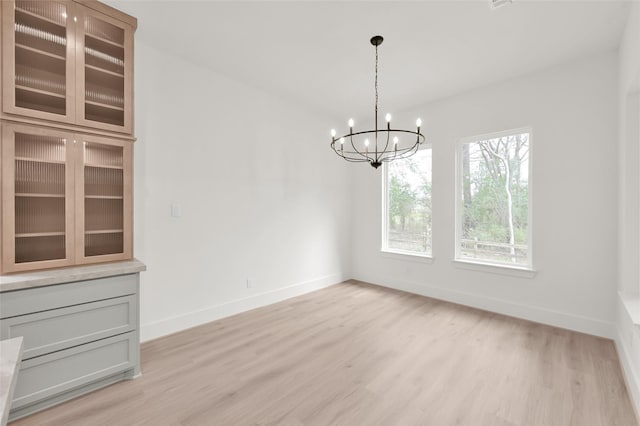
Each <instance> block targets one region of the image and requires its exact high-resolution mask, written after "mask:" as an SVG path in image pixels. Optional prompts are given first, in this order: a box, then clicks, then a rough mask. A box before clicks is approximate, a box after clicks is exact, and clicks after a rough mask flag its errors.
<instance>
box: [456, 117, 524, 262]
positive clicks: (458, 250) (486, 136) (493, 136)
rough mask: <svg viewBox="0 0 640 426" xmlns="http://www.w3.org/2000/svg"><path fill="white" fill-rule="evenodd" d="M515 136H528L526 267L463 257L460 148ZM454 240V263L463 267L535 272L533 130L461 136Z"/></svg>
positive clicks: (459, 141)
mask: <svg viewBox="0 0 640 426" xmlns="http://www.w3.org/2000/svg"><path fill="white" fill-rule="evenodd" d="M518 133H528V134H529V159H528V167H527V174H528V177H527V263H526V264H525V265H514V264H509V263H502V262H497V261H491V260H483V259H472V258H467V257H462V255H461V247H462V244H461V240H462V212H463V210H462V208H463V205H462V204H463V201H462V196H463V194H462V146H463V145H464V144H466V143H470V142H478V141H484V140H488V139H496V138H500V137H504V136H511V135H515V134H518ZM454 216H455V241H454V253H453V262H454V264H458V265H461V266H462V267H464V265H465V264H468V265H473V266H476V265H477V266H478V267H479V268H481V269H482V268H484V269H487V270H491V271H494V272H495V271H499V270H500V269H504V270H518V271H530V272H535V269H534V263H533V247H534V244H533V127H532V126H524V127H518V128H515V129H509V130H503V131H499V132H491V133H484V134H479V135H475V136H467V137H463V138H461V139H460V140H458V142H457V143H456V151H455V210H454Z"/></svg>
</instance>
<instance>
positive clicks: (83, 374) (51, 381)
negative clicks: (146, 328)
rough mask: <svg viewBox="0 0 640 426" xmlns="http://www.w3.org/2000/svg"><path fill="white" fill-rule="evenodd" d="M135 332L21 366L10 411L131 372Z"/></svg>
mask: <svg viewBox="0 0 640 426" xmlns="http://www.w3.org/2000/svg"><path fill="white" fill-rule="evenodd" d="M136 348H137V341H136V334H135V333H134V332H130V333H126V334H121V335H119V336H114V337H109V338H107V339H103V340H99V341H97V342H92V343H87V344H85V345H81V346H76V347H74V348H71V349H67V350H64V351H59V352H55V353H52V354H49V355H44V356H41V357H37V358H32V359H29V360H26V361H23V362H22V365H21V368H20V372H19V373H18V383H17V384H16V389H15V392H14V397H13V398H14V399H13V402H12V404H11V408H12V409H15V408H19V407H23V406H25V405H28V404H31V403H34V402H38V401H40V400H43V399H45V398H48V397H51V396H55V395H57V394H59V393H62V392H65V391H68V390H71V389H73V388H76V387H79V386H82V385H86V384H88V383H91V382H93V381H95V380H99V379H102V378H105V377H108V376H111V375H113V374H117V373H121V372H123V371H127V370H130V369H132V368H134V366H135V362H136V359H137V357H136Z"/></svg>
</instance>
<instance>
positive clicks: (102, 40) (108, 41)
mask: <svg viewBox="0 0 640 426" xmlns="http://www.w3.org/2000/svg"><path fill="white" fill-rule="evenodd" d="M85 36H86V37H89V38H92V39H94V40H98V41H101V42H103V43H107V44H110V45H112V46H114V47H121V48H123V49H124V44H120V43H116V42H115V41H111V40H107V39H106V38H103V37H100V36H97V35H94V34H89V33H85Z"/></svg>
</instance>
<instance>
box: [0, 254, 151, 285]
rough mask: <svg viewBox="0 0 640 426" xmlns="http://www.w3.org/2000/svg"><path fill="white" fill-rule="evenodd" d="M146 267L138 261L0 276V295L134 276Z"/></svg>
mask: <svg viewBox="0 0 640 426" xmlns="http://www.w3.org/2000/svg"><path fill="white" fill-rule="evenodd" d="M146 270H147V267H146V265H145V264H144V263H142V262H140V261H139V260H138V259H133V260H125V261H121V262H110V263H99V264H94V265H82V266H71V267H68V268H57V269H47V270H42V271H32V272H19V273H16V274H11V275H2V276H0V293H3V292H6V291H13V290H23V289H27V288H34V287H43V286H47V285H54V284H60V283H68V282H73V281H83V280H91V279H96V278H104V277H111V276H115V275H125V274H134V273H137V272H142V271H146Z"/></svg>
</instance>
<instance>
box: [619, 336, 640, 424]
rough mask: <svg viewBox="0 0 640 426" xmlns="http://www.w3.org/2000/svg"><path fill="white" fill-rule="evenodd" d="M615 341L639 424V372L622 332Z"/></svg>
mask: <svg viewBox="0 0 640 426" xmlns="http://www.w3.org/2000/svg"><path fill="white" fill-rule="evenodd" d="M614 341H615V343H616V350H617V351H618V358H619V359H620V364H621V365H622V374H623V375H624V379H625V382H626V384H627V389H629V397H630V398H631V403H632V404H633V405H634V407H633V408H634V409H635V411H636V418H637V419H638V422H640V377H639V376H638V374H639V372H637V371H635V369H634V368H633V364H632V362H631V354H630V353H629V351H628V350H627V347H626V345H625V344H624V343H623V339H622V335H621V334H620V330H618V332H617V333H616V338H615V339H614Z"/></svg>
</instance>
